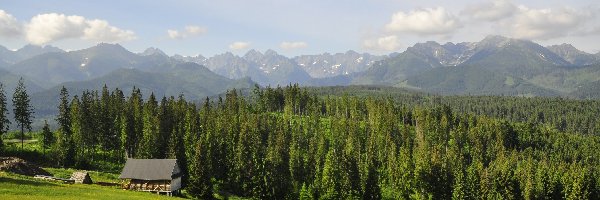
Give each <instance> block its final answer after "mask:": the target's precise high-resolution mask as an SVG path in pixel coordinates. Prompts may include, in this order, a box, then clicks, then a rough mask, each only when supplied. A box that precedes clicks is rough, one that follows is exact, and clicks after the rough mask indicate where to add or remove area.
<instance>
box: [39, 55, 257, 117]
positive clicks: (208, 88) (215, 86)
mask: <svg viewBox="0 0 600 200" xmlns="http://www.w3.org/2000/svg"><path fill="white" fill-rule="evenodd" d="M172 68H173V70H171V71H170V72H168V73H156V72H146V71H141V70H138V69H118V70H115V71H113V72H111V73H109V74H106V75H104V76H102V77H98V78H95V79H91V80H87V81H76V82H66V83H63V84H61V85H60V86H56V87H53V88H50V89H48V90H44V91H42V92H38V93H34V94H32V104H33V106H34V108H35V109H36V110H37V113H36V114H39V115H41V116H44V115H50V114H53V113H55V112H56V107H57V105H58V99H59V96H58V95H59V94H60V89H61V88H62V86H64V87H65V88H67V90H68V91H69V93H70V94H71V96H74V95H81V93H82V92H83V91H85V90H101V89H102V87H103V86H104V85H106V86H107V87H108V88H110V89H114V88H119V89H120V90H122V91H123V93H125V94H129V93H130V92H131V91H132V90H133V87H136V88H139V89H140V90H141V91H142V94H143V96H144V97H148V95H150V93H154V95H155V96H157V97H162V96H179V95H180V94H183V95H184V96H185V98H186V99H192V100H196V99H202V98H204V97H207V96H213V95H216V94H219V93H222V92H224V91H226V90H227V89H231V88H251V87H253V86H254V84H255V83H254V82H252V80H250V79H239V80H232V79H228V78H225V77H222V76H219V75H217V74H215V73H213V72H211V71H210V70H208V69H207V68H206V67H204V66H200V65H198V64H195V63H182V64H176V65H174V66H172Z"/></svg>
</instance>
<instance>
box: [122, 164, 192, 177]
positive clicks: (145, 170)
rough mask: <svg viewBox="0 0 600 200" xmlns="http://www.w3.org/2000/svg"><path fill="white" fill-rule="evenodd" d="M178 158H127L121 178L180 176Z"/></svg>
mask: <svg viewBox="0 0 600 200" xmlns="http://www.w3.org/2000/svg"><path fill="white" fill-rule="evenodd" d="M179 172H180V170H179V166H178V165H177V160H176V159H127V162H126V163H125V167H124V168H123V172H121V175H120V176H119V178H120V179H140V180H172V179H173V178H175V177H178V176H180V173H179Z"/></svg>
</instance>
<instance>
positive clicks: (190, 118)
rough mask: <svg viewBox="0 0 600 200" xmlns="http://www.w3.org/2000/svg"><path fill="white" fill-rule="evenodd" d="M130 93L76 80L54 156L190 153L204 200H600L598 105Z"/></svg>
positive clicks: (260, 92) (356, 93) (409, 96)
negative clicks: (91, 87)
mask: <svg viewBox="0 0 600 200" xmlns="http://www.w3.org/2000/svg"><path fill="white" fill-rule="evenodd" d="M127 93H129V94H127V95H126V93H125V92H124V91H121V90H119V89H114V90H112V91H111V90H109V89H108V88H107V87H104V88H103V89H102V90H101V91H86V92H83V93H81V94H69V93H68V91H67V90H66V89H64V88H63V90H62V91H61V95H60V105H59V111H60V112H59V114H58V116H57V117H56V120H57V122H58V124H59V128H58V130H55V132H54V134H43V135H45V136H44V137H52V138H51V139H50V138H49V139H48V140H44V141H48V142H47V143H51V144H47V145H45V146H46V147H48V148H49V150H48V153H47V154H45V155H46V156H48V158H47V160H48V161H49V162H53V163H52V164H53V165H56V166H61V167H73V168H80V169H101V170H113V171H118V170H119V169H120V167H122V164H123V163H124V162H125V160H126V158H176V159H178V162H179V164H180V166H181V167H182V169H183V171H184V173H185V175H184V178H185V180H184V182H185V184H186V191H187V192H188V193H189V194H191V195H192V196H194V197H197V198H200V199H211V198H213V194H214V193H217V192H222V191H226V192H228V193H232V194H235V195H237V196H242V197H251V198H257V199H595V198H598V197H599V196H600V158H599V156H598V155H599V154H598V150H599V149H600V120H599V116H598V115H600V101H597V100H569V99H560V98H539V97H537V98H525V97H501V96H472V97H469V96H444V97H442V96H436V95H428V94H422V93H415V92H410V91H404V90H397V89H391V88H385V87H374V86H369V87H360V86H354V87H350V88H345V87H329V88H300V87H299V86H297V85H290V86H287V87H277V88H271V87H267V88H258V87H256V88H254V90H253V91H251V92H249V93H250V94H249V95H241V93H240V91H237V90H231V91H228V92H227V93H226V94H225V95H224V96H222V97H215V98H213V99H209V98H207V99H206V100H204V101H202V102H192V101H188V100H186V99H185V97H184V96H183V95H182V96H179V97H160V98H158V97H156V96H154V95H150V96H148V97H143V96H142V93H141V92H140V90H139V89H134V90H133V91H130V92H129V91H128V92H127ZM45 132H47V131H45ZM0 144H1V143H0Z"/></svg>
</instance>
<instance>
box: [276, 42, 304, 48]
mask: <svg viewBox="0 0 600 200" xmlns="http://www.w3.org/2000/svg"><path fill="white" fill-rule="evenodd" d="M307 46H308V44H306V42H282V43H281V44H280V45H279V47H281V48H282V49H286V50H287V49H301V48H306V47H307Z"/></svg>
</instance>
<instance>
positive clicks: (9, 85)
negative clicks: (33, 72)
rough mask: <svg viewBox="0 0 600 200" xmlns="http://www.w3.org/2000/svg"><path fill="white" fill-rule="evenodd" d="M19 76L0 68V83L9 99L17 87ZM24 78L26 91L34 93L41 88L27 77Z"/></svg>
mask: <svg viewBox="0 0 600 200" xmlns="http://www.w3.org/2000/svg"><path fill="white" fill-rule="evenodd" d="M20 78H21V77H20V76H18V75H15V74H13V73H10V72H9V71H6V70H4V69H0V83H2V85H3V87H4V92H6V96H7V97H9V99H11V98H12V94H13V92H14V91H15V87H17V84H18V83H19V79H20ZM24 79H25V87H26V88H27V92H29V93H35V92H39V91H41V90H43V88H42V87H40V86H39V85H37V84H35V83H33V82H32V81H30V80H29V79H27V77H24Z"/></svg>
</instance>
